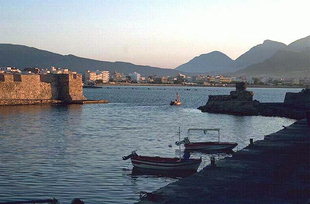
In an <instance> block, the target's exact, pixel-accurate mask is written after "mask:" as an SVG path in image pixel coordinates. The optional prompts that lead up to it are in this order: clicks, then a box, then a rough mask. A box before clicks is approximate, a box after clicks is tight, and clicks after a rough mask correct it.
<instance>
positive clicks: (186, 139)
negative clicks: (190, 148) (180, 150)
mask: <svg viewBox="0 0 310 204" xmlns="http://www.w3.org/2000/svg"><path fill="white" fill-rule="evenodd" d="M189 143H190V141H189V139H188V137H185V138H184V139H183V140H181V141H176V142H175V144H176V145H177V146H180V145H182V144H189Z"/></svg>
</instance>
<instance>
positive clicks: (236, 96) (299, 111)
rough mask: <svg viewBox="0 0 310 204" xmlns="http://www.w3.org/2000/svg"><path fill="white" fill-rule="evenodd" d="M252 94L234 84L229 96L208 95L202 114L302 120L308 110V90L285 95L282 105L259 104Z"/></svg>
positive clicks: (309, 108)
mask: <svg viewBox="0 0 310 204" xmlns="http://www.w3.org/2000/svg"><path fill="white" fill-rule="evenodd" d="M253 95H254V93H253V92H251V91H247V90H246V83H244V82H239V83H236V90H235V91H231V92H230V95H210V96H209V99H208V102H207V104H206V105H204V106H201V107H199V108H198V109H200V110H201V111H202V112H209V113H223V114H232V115H263V116H277V117H287V118H292V119H303V118H305V117H306V115H305V112H306V111H307V110H310V89H309V88H305V89H303V90H302V91H301V92H300V93H286V95H285V100H284V102H283V103H261V102H259V101H257V100H253Z"/></svg>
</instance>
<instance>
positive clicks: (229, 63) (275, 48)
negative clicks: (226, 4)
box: [176, 36, 310, 77]
mask: <svg viewBox="0 0 310 204" xmlns="http://www.w3.org/2000/svg"><path fill="white" fill-rule="evenodd" d="M309 55H310V36H308V37H305V38H302V39H299V40H296V41H294V42H292V43H291V44H289V45H286V44H284V43H281V42H276V41H271V40H265V41H264V42H263V43H262V44H259V45H256V46H254V47H252V48H251V49H249V50H248V51H247V52H245V53H244V54H242V55H241V56H240V57H238V58H237V59H236V60H232V59H230V58H229V57H228V56H226V55H225V54H224V53H221V52H219V51H213V52H210V53H207V54H202V55H200V56H198V57H195V58H193V59H192V60H190V61H189V62H187V63H185V64H182V65H180V66H178V67H177V68H176V69H177V70H179V71H183V72H188V73H226V74H227V73H230V74H231V75H235V76H240V75H245V76H275V77H290V76H292V77H310V61H309V60H308V59H309V58H308V56H309Z"/></svg>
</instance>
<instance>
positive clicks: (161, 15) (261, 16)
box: [0, 0, 310, 68]
mask: <svg viewBox="0 0 310 204" xmlns="http://www.w3.org/2000/svg"><path fill="white" fill-rule="evenodd" d="M309 8H310V2H308V1H307V0H296V1H289V0H274V1H267V0H244V1H241V0H235V1H229V0H222V1H215V0H194V1H185V0H170V1H163V0H156V1H142V0H135V1H134V0H132V1H129V0H124V1H113V0H105V1H100V0H90V1H81V0H75V1H74V0H67V1H60V0H53V1H49V0H47V1H41V0H27V1H18V0H0V18H1V20H0V29H1V32H0V39H1V41H0V43H12V44H21V45H27V46H32V47H36V48H39V49H44V50H48V51H52V52H56V53H60V54H64V55H66V54H73V55H77V56H80V57H85V58H92V59H97V60H104V61H125V62H131V63H134V64H140V65H150V66H157V67H162V68H175V67H177V66H179V65H181V64H183V63H185V62H187V61H189V60H190V59H192V58H193V57H195V56H198V55H200V54H204V53H208V52H212V51H214V50H218V51H221V52H223V53H225V54H227V55H228V56H229V57H231V58H232V59H236V58H237V57H239V56H240V55H241V54H242V53H244V52H246V51H247V50H248V49H250V48H251V47H252V46H255V45H257V44H261V43H263V41H264V40H266V39H269V40H274V41H279V42H283V43H285V44H289V43H291V42H293V41H295V40H297V39H300V38H303V37H306V36H308V35H310V27H309V26H307V25H308V19H310V13H309V11H308V10H309Z"/></svg>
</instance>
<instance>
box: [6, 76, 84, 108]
mask: <svg viewBox="0 0 310 204" xmlns="http://www.w3.org/2000/svg"><path fill="white" fill-rule="evenodd" d="M4 99H5V100H6V103H5V104H7V101H8V100H12V103H14V104H15V102H13V100H15V101H16V100H38V99H39V100H62V101H64V102H70V101H72V100H84V99H85V97H84V95H83V86H82V76H81V75H79V74H43V75H39V74H25V75H21V74H0V100H4ZM0 105H1V104H0Z"/></svg>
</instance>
